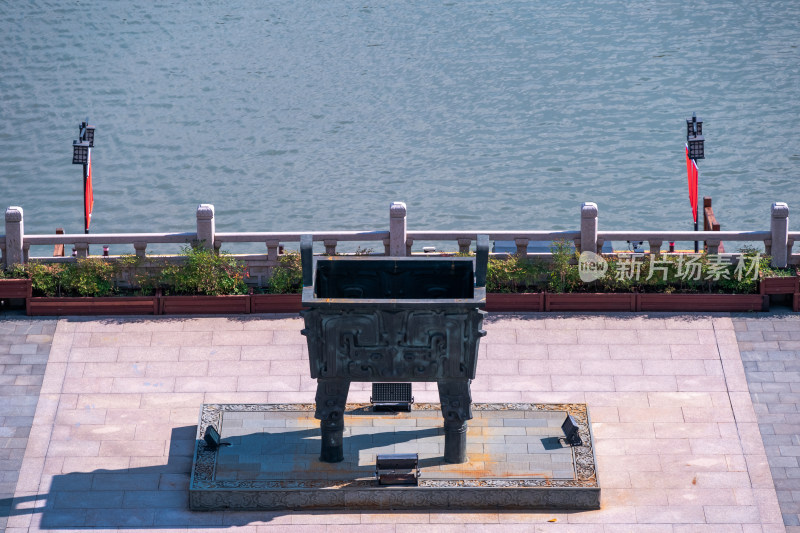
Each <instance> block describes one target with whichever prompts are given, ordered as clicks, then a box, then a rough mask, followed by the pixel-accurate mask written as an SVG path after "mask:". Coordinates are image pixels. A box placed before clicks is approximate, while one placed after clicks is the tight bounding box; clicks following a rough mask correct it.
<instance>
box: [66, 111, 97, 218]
mask: <svg viewBox="0 0 800 533" xmlns="http://www.w3.org/2000/svg"><path fill="white" fill-rule="evenodd" d="M79 129H80V136H79V138H78V140H77V141H72V164H73V165H83V228H84V233H89V223H90V222H91V216H92V207H93V205H94V198H93V194H92V183H91V179H92V176H91V161H92V147H93V146H94V129H95V128H94V126H90V125H89V119H88V118H87V119H86V122H82V123H81V125H80V126H79Z"/></svg>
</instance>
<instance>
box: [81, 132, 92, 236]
mask: <svg viewBox="0 0 800 533" xmlns="http://www.w3.org/2000/svg"><path fill="white" fill-rule="evenodd" d="M84 187H85V189H84V191H83V202H84V204H83V214H84V217H85V218H84V220H85V221H86V230H87V231H88V230H89V224H91V223H92V209H93V208H94V195H93V194H92V149H91V148H90V149H89V158H88V163H87V168H86V181H85V183H84Z"/></svg>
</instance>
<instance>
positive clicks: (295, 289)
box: [266, 252, 303, 294]
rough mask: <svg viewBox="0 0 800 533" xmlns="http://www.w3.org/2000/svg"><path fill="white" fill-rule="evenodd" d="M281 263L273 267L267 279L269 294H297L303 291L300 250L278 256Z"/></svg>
mask: <svg viewBox="0 0 800 533" xmlns="http://www.w3.org/2000/svg"><path fill="white" fill-rule="evenodd" d="M278 262H279V263H280V265H278V266H276V267H274V268H273V269H272V275H271V276H270V278H269V281H267V287H266V292H267V293H268V294H297V293H300V292H302V291H303V267H302V264H301V262H300V254H299V253H298V252H287V253H285V254H283V255H281V256H280V257H279V258H278Z"/></svg>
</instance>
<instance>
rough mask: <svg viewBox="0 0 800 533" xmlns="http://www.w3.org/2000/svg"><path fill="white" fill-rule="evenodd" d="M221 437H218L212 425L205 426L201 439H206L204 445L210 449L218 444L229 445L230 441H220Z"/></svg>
mask: <svg viewBox="0 0 800 533" xmlns="http://www.w3.org/2000/svg"><path fill="white" fill-rule="evenodd" d="M221 439H222V437H220V434H219V432H218V431H217V430H216V429H214V426H208V427H206V434H205V435H204V436H203V440H204V441H206V445H207V446H208V447H209V448H210V449H212V450H216V449H217V448H219V447H220V446H230V445H231V443H230V442H222V440H221Z"/></svg>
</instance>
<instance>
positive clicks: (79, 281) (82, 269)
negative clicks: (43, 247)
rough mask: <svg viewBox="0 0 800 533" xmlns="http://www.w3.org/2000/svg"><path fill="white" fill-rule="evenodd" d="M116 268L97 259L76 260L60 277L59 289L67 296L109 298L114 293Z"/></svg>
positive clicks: (113, 264)
mask: <svg viewBox="0 0 800 533" xmlns="http://www.w3.org/2000/svg"><path fill="white" fill-rule="evenodd" d="M116 273H117V266H116V264H115V263H113V262H111V261H108V260H104V259H101V258H97V257H86V258H81V259H78V260H77V261H76V262H75V263H72V264H68V265H66V267H65V268H64V270H63V272H62V275H61V288H62V291H63V292H64V294H65V295H67V296H110V295H111V294H113V293H114V290H115V284H114V278H115V277H116Z"/></svg>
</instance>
